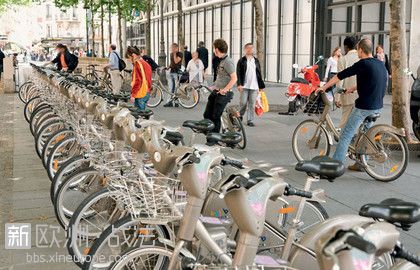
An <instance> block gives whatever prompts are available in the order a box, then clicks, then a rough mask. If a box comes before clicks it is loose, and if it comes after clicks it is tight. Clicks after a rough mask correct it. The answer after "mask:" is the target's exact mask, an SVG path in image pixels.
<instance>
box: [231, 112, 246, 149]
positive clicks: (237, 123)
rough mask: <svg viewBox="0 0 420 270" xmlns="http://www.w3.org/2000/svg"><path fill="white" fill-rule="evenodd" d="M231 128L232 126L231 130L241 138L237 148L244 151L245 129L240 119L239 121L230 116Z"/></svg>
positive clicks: (237, 118)
mask: <svg viewBox="0 0 420 270" xmlns="http://www.w3.org/2000/svg"><path fill="white" fill-rule="evenodd" d="M232 126H233V129H234V130H233V131H234V132H238V133H240V134H241V136H242V141H241V142H240V143H238V148H239V149H245V148H246V143H247V140H246V133H245V127H244V125H243V124H242V121H241V119H239V117H236V116H232Z"/></svg>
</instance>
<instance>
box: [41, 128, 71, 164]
mask: <svg viewBox="0 0 420 270" xmlns="http://www.w3.org/2000/svg"><path fill="white" fill-rule="evenodd" d="M66 133H68V134H66ZM71 134H74V132H73V130H70V129H68V128H63V129H61V130H58V131H56V132H55V133H54V134H52V135H51V136H50V138H49V139H48V140H47V141H46V142H45V145H44V148H43V149H42V153H41V160H42V164H43V165H44V168H46V166H47V161H48V155H49V153H50V150H52V148H53V147H54V145H55V144H56V143H58V142H60V141H61V140H63V139H64V138H66V137H68V136H71ZM63 136H64V137H63Z"/></svg>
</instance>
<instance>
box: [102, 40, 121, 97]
mask: <svg viewBox="0 0 420 270" xmlns="http://www.w3.org/2000/svg"><path fill="white" fill-rule="evenodd" d="M116 49H117V47H116V46H115V45H114V44H111V45H110V46H109V63H108V65H107V66H106V67H105V68H107V69H108V72H109V75H110V77H111V84H112V93H113V94H114V95H117V94H119V93H120V91H121V87H122V83H123V79H122V76H121V72H120V68H119V60H120V56H119V55H118V52H117V51H116Z"/></svg>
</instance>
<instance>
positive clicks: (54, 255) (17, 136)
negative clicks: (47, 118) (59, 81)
mask: <svg viewBox="0 0 420 270" xmlns="http://www.w3.org/2000/svg"><path fill="white" fill-rule="evenodd" d="M23 107H24V105H23V103H22V102H21V101H20V100H19V98H18V96H17V95H16V94H3V95H0V219H1V228H0V232H1V233H0V269H1V270H6V269H8V270H12V269H13V270H33V269H45V270H49V269H51V270H56V269H63V270H67V269H78V267H77V266H76V265H75V264H73V263H66V262H65V258H63V255H67V254H68V253H67V249H66V248H64V239H65V237H64V236H65V233H64V230H63V229H62V228H61V227H60V226H59V225H58V222H57V221H56V218H55V215H54V209H53V208H52V204H51V200H50V197H49V190H50V180H49V178H48V176H47V173H46V171H45V169H44V167H43V166H42V163H41V160H40V159H39V158H38V156H37V154H36V152H35V147H34V139H33V136H32V134H31V132H30V131H29V126H28V123H27V122H26V120H25V119H24V116H23ZM5 223H29V224H31V232H32V237H31V240H32V241H31V242H32V243H31V249H29V250H6V249H5V237H6V235H5V234H4V233H5ZM37 226H39V227H38V228H41V227H43V228H44V229H43V231H44V232H45V230H47V232H46V234H45V236H46V238H45V240H46V241H43V240H42V235H41V231H40V230H38V228H37ZM37 238H38V239H37ZM37 240H42V241H37ZM55 240H56V241H55ZM57 245H59V247H57ZM37 256H38V257H37ZM37 260H44V261H46V262H45V263H42V264H40V263H34V261H37Z"/></svg>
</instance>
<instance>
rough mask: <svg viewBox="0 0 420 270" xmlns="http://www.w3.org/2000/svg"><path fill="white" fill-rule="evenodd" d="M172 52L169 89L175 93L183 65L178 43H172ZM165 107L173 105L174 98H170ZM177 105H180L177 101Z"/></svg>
mask: <svg viewBox="0 0 420 270" xmlns="http://www.w3.org/2000/svg"><path fill="white" fill-rule="evenodd" d="M171 49H172V52H171V54H170V59H171V60H170V65H169V70H170V71H169V78H168V83H169V90H170V91H171V93H175V87H176V82H177V80H178V76H179V75H178V73H179V71H180V70H181V67H182V53H181V52H180V51H179V45H178V44H177V43H173V44H172V47H171ZM163 106H164V107H173V106H174V104H173V102H172V99H170V100H168V102H167V103H166V104H165V105H163ZM175 107H178V103H175Z"/></svg>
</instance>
